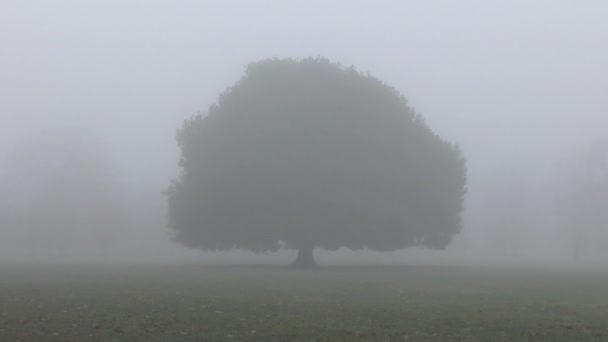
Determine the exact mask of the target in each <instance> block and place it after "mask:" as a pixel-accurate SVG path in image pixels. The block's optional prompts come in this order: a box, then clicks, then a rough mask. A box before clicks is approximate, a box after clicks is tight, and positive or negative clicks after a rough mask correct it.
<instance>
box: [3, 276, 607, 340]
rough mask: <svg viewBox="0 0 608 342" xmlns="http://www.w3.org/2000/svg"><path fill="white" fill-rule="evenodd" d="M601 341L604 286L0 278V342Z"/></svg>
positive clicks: (591, 282) (576, 280) (472, 280)
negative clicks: (250, 341)
mask: <svg viewBox="0 0 608 342" xmlns="http://www.w3.org/2000/svg"><path fill="white" fill-rule="evenodd" d="M220 340H221V341H249V340H259V341H312V340H316V341H348V340H363V341H368V340H370V341H608V274H607V273H602V272H590V271H585V272H583V271H577V272H573V271H569V272H566V271H538V270H512V269H480V268H458V267H419V266H416V267H414V266H409V267H384V268H370V267H364V268H346V267H345V268H324V269H321V270H315V271H296V270H290V269H284V268H280V267H255V268H244V267H224V268H221V267H202V266H137V267H135V266H132V267H126V266H124V267H87V268H85V267H65V266H64V267H47V268H42V267H33V266H27V267H19V268H17V267H6V266H5V267H0V341H220Z"/></svg>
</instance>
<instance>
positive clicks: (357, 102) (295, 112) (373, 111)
mask: <svg viewBox="0 0 608 342" xmlns="http://www.w3.org/2000/svg"><path fill="white" fill-rule="evenodd" d="M177 141H178V144H179V147H180V148H181V152H182V154H181V160H180V166H181V171H182V172H181V174H180V176H179V177H178V178H177V179H175V180H174V181H173V183H172V185H171V186H170V187H169V189H168V191H167V196H168V204H169V223H170V226H171V227H172V228H173V230H174V232H175V238H176V240H177V241H179V242H181V243H182V244H184V245H187V246H190V247H197V248H201V249H204V250H222V249H232V248H243V249H248V250H252V251H254V252H261V251H274V250H277V249H278V248H279V247H280V246H281V242H283V243H285V244H286V246H287V247H288V248H295V249H297V250H298V256H297V258H296V261H295V262H294V264H295V265H298V266H313V265H314V259H313V248H315V247H319V248H324V249H330V250H333V249H337V248H339V247H347V248H350V249H360V248H369V249H372V250H379V251H389V250H395V249H400V248H405V247H408V246H428V247H431V248H444V247H445V246H446V245H447V244H448V243H449V241H450V240H451V238H452V236H453V235H454V234H456V233H457V232H458V231H459V229H460V213H461V210H462V201H463V196H464V194H465V183H466V179H465V177H466V172H465V160H464V158H463V156H462V155H461V153H460V151H459V149H458V147H457V146H455V145H453V144H451V143H448V142H446V141H444V140H443V139H441V138H440V137H439V136H438V135H437V134H435V133H434V132H433V131H431V130H430V129H429V128H428V126H427V125H426V124H425V122H424V121H423V119H422V117H421V116H419V115H418V114H416V113H415V111H414V110H413V109H412V108H411V107H409V106H408V104H407V102H406V100H405V98H404V97H403V96H401V95H399V94H398V93H397V91H396V90H395V89H393V88H392V87H389V86H387V85H386V84H384V83H382V82H381V81H379V80H377V79H376V78H374V77H371V76H369V75H367V74H362V73H360V72H358V71H356V70H355V69H354V68H343V67H341V66H340V65H338V64H334V63H331V62H329V61H327V60H325V59H312V58H309V59H304V60H292V59H287V60H278V59H271V60H263V61H260V62H257V63H252V64H250V65H249V66H248V67H247V68H246V72H245V75H244V76H243V78H242V79H241V80H240V81H239V82H237V83H236V84H235V85H234V86H233V87H231V88H229V89H228V90H226V91H225V92H224V93H223V94H222V95H221V96H220V98H219V100H218V102H217V104H214V105H212V106H211V107H210V108H209V110H208V112H207V115H200V114H199V115H196V116H194V117H192V118H191V119H189V120H187V121H186V122H185V123H184V126H183V127H182V128H181V129H180V130H179V131H178V133H177Z"/></svg>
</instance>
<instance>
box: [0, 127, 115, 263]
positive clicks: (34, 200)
mask: <svg viewBox="0 0 608 342" xmlns="http://www.w3.org/2000/svg"><path fill="white" fill-rule="evenodd" d="M2 178H3V180H2V182H0V183H3V184H4V185H5V187H6V188H5V191H6V193H7V194H9V196H8V198H7V199H6V202H7V204H6V205H7V206H8V207H10V208H11V213H9V216H10V217H9V218H7V221H9V224H8V225H9V226H8V227H6V228H7V229H9V230H10V231H12V232H15V234H13V235H12V238H13V239H15V240H17V241H13V244H16V245H20V248H28V249H30V252H31V254H30V256H31V257H34V258H45V259H48V258H68V257H83V256H87V257H91V256H94V254H98V255H97V256H99V255H102V256H106V255H108V253H109V249H110V248H112V246H113V245H115V244H116V243H117V242H118V241H119V239H120V238H121V235H122V234H123V229H124V227H125V222H126V217H127V216H126V215H127V203H125V200H124V199H125V197H124V193H123V190H124V187H123V186H122V184H121V182H120V181H119V180H118V177H117V174H116V172H115V170H114V168H113V167H112V165H111V163H110V162H109V161H108V159H107V158H106V156H105V154H104V153H103V151H102V148H101V146H100V145H98V144H97V143H96V142H95V141H94V140H93V139H92V138H91V136H90V135H86V134H85V133H82V132H78V131H61V132H58V134H49V135H45V136H39V137H37V138H35V139H32V140H31V141H29V142H26V143H24V144H22V145H21V146H20V148H19V149H18V150H17V151H15V153H14V155H13V157H12V158H11V159H10V160H9V162H8V163H7V165H6V167H5V170H4V172H3V176H2Z"/></svg>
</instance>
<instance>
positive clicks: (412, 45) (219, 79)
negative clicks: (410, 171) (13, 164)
mask: <svg viewBox="0 0 608 342" xmlns="http://www.w3.org/2000/svg"><path fill="white" fill-rule="evenodd" d="M606 18H608V2H606V1H599V0H598V1H591V0H589V1H571V0H569V1H557V0H550V1H540V0H537V1H529V0H525V1H524V0H521V1H488V0H478V1H371V0H370V1H352V0H349V1H311V0H306V1H270V0H269V1H225V0H222V1H151V0H146V1H128V0H120V1H108V0H103V1H93V0H91V1H76V0H74V1H67V0H54V1H28V0H4V1H1V2H0V161H2V160H3V159H4V158H5V157H6V155H7V154H9V153H10V152H11V151H12V150H13V149H14V148H15V147H16V145H17V144H19V143H21V142H22V141H23V139H30V138H32V136H35V135H36V134H38V132H40V131H44V130H49V129H52V128H57V127H72V128H87V129H89V130H92V131H94V132H96V134H97V135H98V136H100V137H102V138H103V139H104V140H106V141H107V142H108V144H109V146H110V149H111V151H112V153H113V154H114V155H115V156H116V158H117V159H119V160H120V161H121V162H122V163H123V165H124V166H125V167H126V169H127V170H128V171H127V173H128V175H129V177H131V178H132V179H139V180H141V181H147V182H150V183H151V184H153V187H155V188H158V189H159V191H160V190H162V188H163V187H164V186H165V185H166V184H168V180H169V179H170V178H172V177H173V176H174V175H175V174H176V172H177V168H176V161H177V158H178V156H177V152H178V151H177V148H176V146H175V142H174V136H175V130H176V129H177V128H178V127H180V125H181V123H182V122H183V120H184V119H186V118H187V117H189V116H191V115H193V114H195V113H196V112H197V111H202V112H205V111H206V109H207V107H208V106H209V104H210V103H212V102H213V101H215V99H216V97H217V95H218V94H219V92H221V91H222V90H224V89H225V88H226V87H227V86H229V85H231V84H232V83H234V82H235V81H236V80H237V79H238V78H239V77H240V75H241V74H242V71H243V65H244V64H246V63H248V62H250V61H254V60H258V59H261V58H265V57H273V56H278V57H306V56H324V57H328V58H330V59H332V60H334V61H339V62H342V63H343V64H345V65H351V64H354V65H355V66H356V67H358V68H359V69H361V70H363V71H369V72H370V73H371V74H373V75H375V76H377V77H378V78H380V79H381V80H383V81H385V82H387V83H389V84H391V85H394V86H395V87H396V88H397V89H398V90H399V91H400V92H402V93H403V94H404V95H405V96H406V97H407V98H408V99H409V101H410V103H411V105H413V106H414V107H415V108H416V109H417V110H418V111H419V112H421V113H422V114H423V115H424V116H425V117H426V118H427V120H428V122H429V124H430V126H431V127H432V128H433V129H435V130H436V131H438V132H439V133H440V134H441V135H443V136H444V137H446V138H448V139H450V140H452V141H454V142H456V143H458V144H460V145H461V146H462V148H463V150H464V152H465V154H466V156H467V157H468V159H469V168H470V171H471V177H472V181H473V183H474V181H475V177H477V176H478V175H482V174H483V172H484V170H491V169H494V168H495V167H496V165H501V164H503V163H510V162H512V161H513V160H524V161H527V162H530V163H539V164H542V163H550V162H551V161H552V160H554V159H557V158H559V157H560V156H561V155H563V154H565V153H567V152H568V151H569V150H571V149H574V148H576V147H578V146H580V145H583V144H586V143H587V142H588V141H590V140H592V139H594V138H597V137H601V136H602V135H603V136H604V137H606V136H608V118H607V116H608V96H607V94H608V47H607V46H608V44H607V41H608V20H606ZM140 177H143V178H140Z"/></svg>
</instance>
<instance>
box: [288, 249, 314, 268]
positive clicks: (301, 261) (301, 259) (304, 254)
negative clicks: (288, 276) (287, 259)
mask: <svg viewBox="0 0 608 342" xmlns="http://www.w3.org/2000/svg"><path fill="white" fill-rule="evenodd" d="M313 249H314V247H313V246H312V245H305V246H302V247H300V248H298V256H297V257H296V260H295V261H294V262H293V263H292V264H291V266H292V267H297V268H313V267H315V266H317V264H316V263H315V259H314V256H313Z"/></svg>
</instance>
